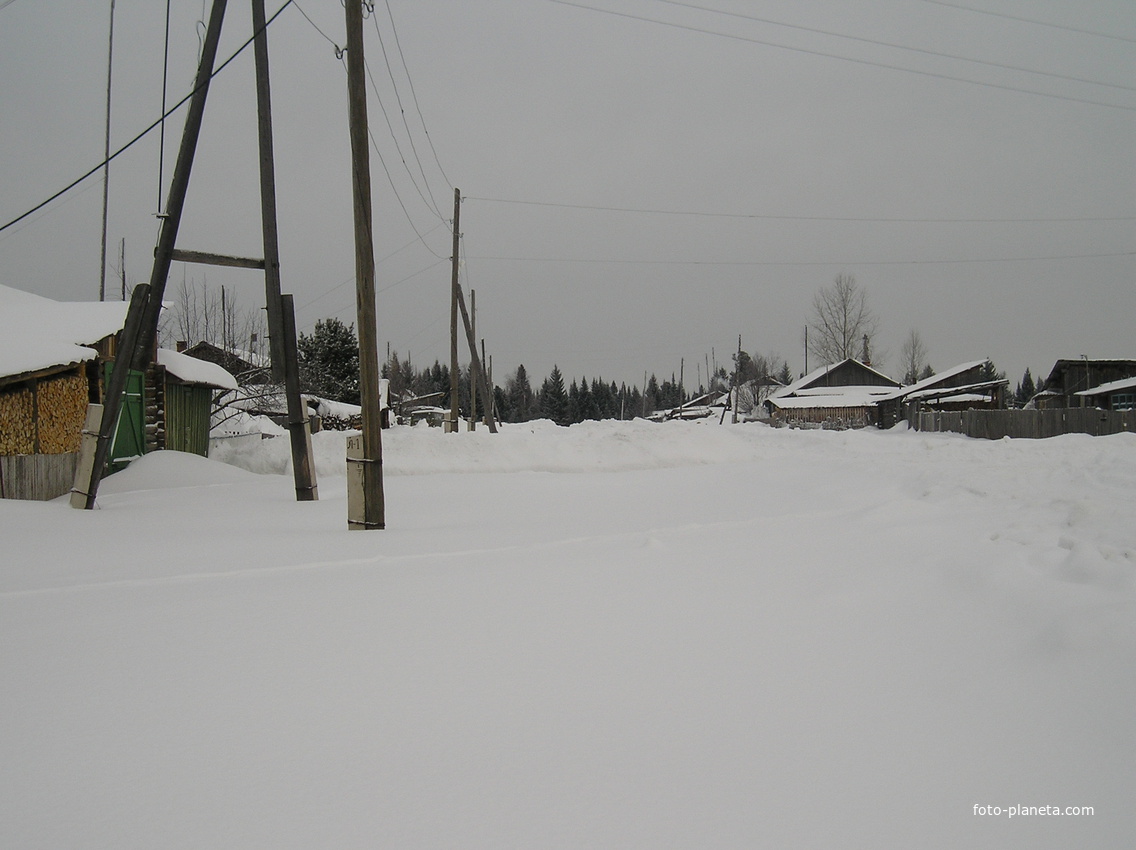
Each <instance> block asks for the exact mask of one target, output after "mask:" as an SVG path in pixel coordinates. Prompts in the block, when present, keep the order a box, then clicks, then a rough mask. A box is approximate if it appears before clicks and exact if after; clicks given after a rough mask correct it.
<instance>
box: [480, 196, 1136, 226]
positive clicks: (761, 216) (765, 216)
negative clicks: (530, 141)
mask: <svg viewBox="0 0 1136 850" xmlns="http://www.w3.org/2000/svg"><path fill="white" fill-rule="evenodd" d="M463 200H469V201H481V202H484V203H494V204H517V205H522V206H534V207H552V208H560V209H572V210H595V211H600V212H619V213H638V214H646V215H670V216H693V217H701V218H736V219H754V220H759V221H829V222H866V223H876V224H1068V223H1072V222H1109V221H1116V222H1123V221H1136V216H1072V217H1034V218H993V217H991V218H884V217H873V216H824V215H779V214H770V213H729V212H708V211H697V210H664V209H650V208H635V207H617V206H599V205H591V204H568V203H557V202H554V201H526V200H517V199H510V198H484V197H477V196H475V195H470V196H468V197H467V196H463Z"/></svg>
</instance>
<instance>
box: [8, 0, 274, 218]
mask: <svg viewBox="0 0 1136 850" xmlns="http://www.w3.org/2000/svg"><path fill="white" fill-rule="evenodd" d="M293 2H294V0H285V3H284V5H283V6H281V7H280V8H279V9H277V10H276V13H275V14H274V15H273V16H272V17H271V18H269V19H268V20H267V21H266V22H265V24H264V29H267V28H268V27H269V26H271V25H272V22H273V21H275V20H276V19H277V18H278V17H280V13H281V12H283V11H284V10H285V9H287V8H288V7H289V6H291V5H292V3H293ZM257 35H259V33H253V34H252V35H251V36H249V39H248V41H246V42H245V43H244V44H242V45H241V46H240V47H238V48H237V50H236V52H234V53H233V54H232V55H231V56H230V57H229V58H228V59H226V60H225V61H224V62H222V63H221V64H220V65H218V66H217V67H216V68H215V69H214V70H213V73H212V74H210V75H209V79H208V80H206V81H205V82H204V83H202V84H201V86H198V87H194V89H193V90H192V91H190V93H189V94H187V95H186V96H185V97H183V98H182V99H181V100H179V101H178V102H177V103H175V104H174V105H173V106H172V107H171V108H170V109H168V110H167V111H166V112H165V113H163V115H162V116H161V118H159V119H158V120H156V121H154V122H153V123H152V124H150V126H148V127H146V129H144V130H143V131H142V132H140V133H139V134H138V135H137V136H135V137H134V138H133V139H131V140H130V141H129V142H127V143H126V144H124V145H123V146H122V147H120V148H119V149H118V150H116V151H115V152H114V153H112V154H111V155H110V156H108V157H107V158H106V159H104V160H103V161H102V162H100V163H99V164H98V165H96V166H94V167H93V168H91V169H89V170H88V171H86V172H84V173H83V174H82V175H81V176H80V177H77V178H76V179H75V180H72V181H71V182H70V183H68V184H67V185H66V186H64V187H63V188H62V189H60V190H59V191H58V192H56V193H55V194H53V195H52V196H51V197H49V198H47V199H46V200H43V201H40V202H39V203H38V204H36V205H35V206H34V207H32V208H31V209H29V210H27V211H26V212H24V213H21V214H20V215H18V216H16V217H15V218H14V219H12V220H11V221H9V222H7V223H6V224H3V225H0V233H3V232H4V231H5V230H7V229H8V228H9V227H12V226H14V225H16V224H18V223H19V222H21V221H23V220H24V219H25V218H28V217H29V216H31V215H34V214H35V213H37V212H39V211H40V210H41V209H43V208H44V207H46V206H47V205H48V204H50V203H51V202H52V201H54V200H56V199H57V198H59V197H61V196H62V195H65V194H67V193H68V192H70V191H71V190H72V189H74V188H75V187H76V186H78V185H79V184H80V183H82V182H83V181H84V180H86V179H87V178H88V177H91V176H92V175H94V174H97V173H98V172H99V171H101V170H102V169H103V168H104V167H105V166H106V165H107V164H108V163H111V162H114V160H115V159H117V158H118V157H119V156H120V155H122V154H123V153H125V152H126V151H128V150H129V149H130V148H132V147H133V146H134V145H136V144H137V143H138V142H139V141H141V140H142V139H143V138H145V137H146V136H147V135H149V134H150V133H151V132H153V131H154V130H155V129H157V128H158V127H159V126H160V125H161V123H162V121H164V120H165V119H166V118H169V117H170V116H171V115H173V114H174V113H175V112H177V111H178V110H179V109H181V107H183V106H184V105H185V104H186V103H188V102H189V100H190V99H191V98H192V97H193V96H194V95H195V94H196V93H197V90H198V88H204V87H205V86H207V85H209V83H210V82H212V80H213V78H214V77H216V76H217V75H218V74H220V73H221V72H222V71H223V70H225V68H227V67H228V66H229V65H230V64H231V63H232V62H233V60H234V59H236V58H237V57H238V56H240V55H241V53H243V52H244V51H245V49H246V48H247V47H248V46H249V45H250V44H252V43H253V41H254V40H255V38H256V36H257Z"/></svg>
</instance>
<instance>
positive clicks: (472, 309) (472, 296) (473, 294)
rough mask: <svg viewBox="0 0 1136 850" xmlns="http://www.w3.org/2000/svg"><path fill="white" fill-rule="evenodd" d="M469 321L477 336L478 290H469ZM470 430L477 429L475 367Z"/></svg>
mask: <svg viewBox="0 0 1136 850" xmlns="http://www.w3.org/2000/svg"><path fill="white" fill-rule="evenodd" d="M469 314H470V315H469V322H470V325H472V326H473V336H474V338H475V339H476V338H477V290H475V289H471V290H470V291H469ZM481 362H482V363H484V362H485V355H484V354H482V356H481ZM469 430H471V431H476V430H477V376H476V375H475V374H473V368H472V366H471V367H470V370H469Z"/></svg>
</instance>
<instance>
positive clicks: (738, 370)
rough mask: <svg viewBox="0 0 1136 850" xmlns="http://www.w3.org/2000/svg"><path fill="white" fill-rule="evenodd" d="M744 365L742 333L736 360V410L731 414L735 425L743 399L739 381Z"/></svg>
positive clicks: (731, 420) (732, 422) (739, 337)
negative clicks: (739, 405)
mask: <svg viewBox="0 0 1136 850" xmlns="http://www.w3.org/2000/svg"><path fill="white" fill-rule="evenodd" d="M741 366H742V335H741V334H738V359H737V360H735V361H734V412H733V415H731V416H730V422H731V424H733V425H737V424H738V402H740V401H741V395H742V387H741V384H740V383H739V382H738V378H740V377H741Z"/></svg>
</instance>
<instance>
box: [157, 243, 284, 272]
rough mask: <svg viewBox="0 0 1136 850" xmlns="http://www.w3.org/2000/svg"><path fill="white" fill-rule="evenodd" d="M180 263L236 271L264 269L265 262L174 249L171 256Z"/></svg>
mask: <svg viewBox="0 0 1136 850" xmlns="http://www.w3.org/2000/svg"><path fill="white" fill-rule="evenodd" d="M170 259H171V260H172V261H175V262H178V263H197V264H199V265H204V266H226V267H228V268H234V269H263V268H264V260H258V259H256V258H254V257H232V256H229V255H227V254H210V253H209V252H207V251H185V250H182V249H181V248H174V250H173V253H172V254H171V255H170Z"/></svg>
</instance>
